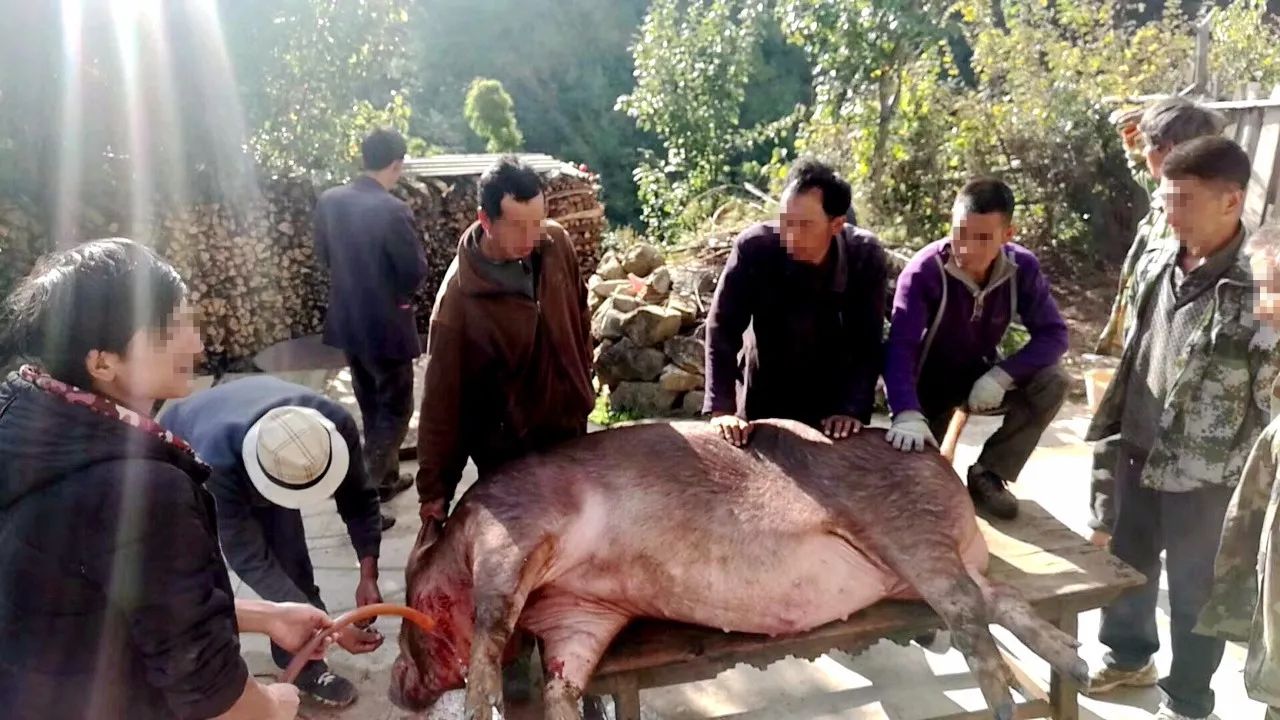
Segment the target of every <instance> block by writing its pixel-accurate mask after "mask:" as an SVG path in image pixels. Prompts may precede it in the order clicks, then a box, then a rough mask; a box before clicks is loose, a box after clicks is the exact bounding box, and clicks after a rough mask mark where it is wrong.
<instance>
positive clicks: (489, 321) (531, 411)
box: [417, 156, 595, 523]
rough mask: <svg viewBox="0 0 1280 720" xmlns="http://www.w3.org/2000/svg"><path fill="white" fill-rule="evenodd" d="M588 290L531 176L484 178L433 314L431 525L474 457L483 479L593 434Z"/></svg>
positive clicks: (423, 429)
mask: <svg viewBox="0 0 1280 720" xmlns="http://www.w3.org/2000/svg"><path fill="white" fill-rule="evenodd" d="M586 292H587V291H586V286H585V285H584V284H583V282H582V279H581V276H580V275H579V274H578V260H577V256H576V254H575V253H574V249H573V244H572V243H571V242H570V241H569V238H568V236H567V235H566V234H565V231H564V228H562V227H560V226H559V225H557V224H556V223H555V222H552V221H549V220H547V211H546V200H545V198H544V197H543V194H542V184H541V181H540V179H539V177H538V175H537V173H535V172H534V171H533V169H532V168H530V167H529V166H527V165H525V164H524V163H522V162H521V161H520V160H519V159H517V158H515V157H510V156H508V157H504V158H501V159H500V160H498V162H497V163H496V164H495V165H494V166H493V167H492V168H490V169H489V170H488V171H487V172H486V173H485V174H484V175H483V176H482V177H481V178H480V212H479V221H478V222H477V223H476V224H474V225H472V226H471V227H470V228H468V229H467V231H466V232H464V233H463V235H462V239H461V240H460V241H459V243H458V255H457V257H455V258H454V260H453V263H452V264H451V265H450V266H449V271H448V273H446V275H445V278H444V283H443V284H442V285H441V287H440V293H439V294H438V295H437V296H436V304H435V308H434V309H433V310H432V312H431V325H430V328H429V330H428V335H427V370H426V388H425V394H424V396H423V398H422V411H421V414H420V416H419V423H418V478H417V482H418V497H419V500H420V502H421V503H422V506H421V515H422V520H423V522H424V523H425V522H427V521H428V520H430V519H433V518H434V519H435V520H438V521H443V520H444V518H445V514H446V513H447V511H448V508H449V505H450V504H451V503H452V502H453V497H454V493H455V492H456V490H457V487H458V482H459V480H460V479H461V477H462V469H463V467H464V466H465V465H466V463H467V458H471V459H472V460H474V461H475V463H476V467H477V468H478V469H479V471H480V474H481V476H484V474H485V473H486V472H488V471H489V470H490V469H492V468H494V467H496V466H497V465H499V464H501V463H503V462H506V461H507V460H510V459H512V458H515V457H518V456H520V455H522V454H524V453H527V452H530V451H533V450H537V449H540V448H543V447H546V446H548V445H551V444H554V443H557V442H561V441H564V440H568V439H570V438H574V437H578V436H580V435H582V434H584V433H585V432H586V429H587V415H588V414H590V412H591V409H592V407H593V405H594V402H595V393H594V391H593V389H592V387H591V333H590V326H589V316H588V314H587V309H586V308H587V295H586Z"/></svg>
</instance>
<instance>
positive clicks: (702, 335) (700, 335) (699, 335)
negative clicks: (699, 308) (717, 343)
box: [693, 323, 707, 342]
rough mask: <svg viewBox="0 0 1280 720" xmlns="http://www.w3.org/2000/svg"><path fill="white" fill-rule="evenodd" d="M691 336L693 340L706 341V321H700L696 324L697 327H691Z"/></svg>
mask: <svg viewBox="0 0 1280 720" xmlns="http://www.w3.org/2000/svg"><path fill="white" fill-rule="evenodd" d="M693 338H694V339H695V340H701V341H702V342H706V341H707V324H706V323H702V324H700V325H698V327H696V328H694V329H693Z"/></svg>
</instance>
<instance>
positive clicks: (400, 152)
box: [315, 130, 427, 502]
mask: <svg viewBox="0 0 1280 720" xmlns="http://www.w3.org/2000/svg"><path fill="white" fill-rule="evenodd" d="M360 154H361V156H362V157H363V160H364V168H365V172H364V174H363V175H361V176H360V177H358V178H356V179H355V180H353V181H352V182H351V183H350V184H348V185H343V186H341V187H336V188H330V189H329V190H326V191H325V192H324V194H323V195H321V196H320V200H319V201H318V202H317V203H316V209H315V250H316V258H317V259H318V260H319V261H320V264H321V265H323V266H324V267H325V268H327V269H328V270H329V311H328V314H327V315H326V316H325V324H324V342H325V344H326V345H330V346H332V347H335V348H338V349H340V350H342V351H343V352H344V353H346V356H347V364H349V365H350V366H351V381H352V385H353V389H354V390H355V395H356V401H357V402H358V403H359V405H360V414H361V415H362V416H363V420H364V439H365V451H366V459H367V460H368V465H369V477H370V478H371V479H372V480H373V482H374V484H375V485H376V487H377V489H378V494H379V495H380V496H381V497H382V500H383V501H384V502H385V501H387V500H390V499H391V498H392V497H394V496H395V495H396V494H398V493H400V492H401V491H403V490H405V489H406V488H408V487H409V486H410V485H412V484H413V476H412V475H408V474H406V475H403V476H401V475H400V473H399V467H400V456H399V453H400V445H401V444H402V443H403V442H404V436H405V433H406V432H407V431H408V429H409V419H410V417H412V416H413V360H414V359H415V358H417V357H418V356H419V355H421V354H422V343H421V341H420V340H419V338H418V327H417V321H416V319H415V308H414V304H413V294H414V292H416V291H417V289H418V287H419V286H420V285H422V281H423V280H424V279H425V278H426V276H427V260H426V255H425V253H424V252H423V248H422V243H421V241H420V239H419V237H418V232H417V230H416V229H415V228H414V224H413V214H412V213H411V212H410V211H409V207H408V206H407V205H405V204H404V203H403V202H401V201H400V200H399V199H397V198H396V197H394V196H393V195H391V193H390V192H388V191H389V190H390V189H391V188H393V187H395V185H396V183H397V182H399V181H400V175H401V173H402V171H403V167H404V156H405V141H404V138H403V137H401V136H400V134H399V133H397V132H396V131H394V130H375V131H374V132H373V133H372V134H370V135H369V137H367V138H365V140H364V142H363V143H362V144H361V145H360Z"/></svg>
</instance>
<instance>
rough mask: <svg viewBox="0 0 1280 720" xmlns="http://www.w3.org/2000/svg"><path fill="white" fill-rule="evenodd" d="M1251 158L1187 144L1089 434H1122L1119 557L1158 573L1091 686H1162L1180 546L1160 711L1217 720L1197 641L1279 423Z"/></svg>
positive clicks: (1135, 598)
mask: <svg viewBox="0 0 1280 720" xmlns="http://www.w3.org/2000/svg"><path fill="white" fill-rule="evenodd" d="M1249 173H1250V163H1249V158H1248V156H1247V155H1246V154H1245V153H1244V151H1243V150H1242V149H1240V147H1239V146H1238V145H1236V144H1235V143H1233V142H1231V141H1230V140H1227V139H1225V138H1222V137H1204V138H1199V139H1196V140H1193V141H1190V142H1188V143H1185V144H1183V145H1180V146H1178V147H1177V148H1175V149H1174V150H1173V152H1171V153H1170V154H1169V156H1168V158H1167V159H1166V160H1165V164H1164V176H1163V178H1162V180H1161V186H1160V193H1161V194H1162V195H1163V196H1164V198H1165V201H1166V203H1167V204H1168V210H1169V225H1170V227H1172V228H1173V232H1174V235H1175V237H1176V238H1177V240H1178V243H1177V244H1167V243H1166V244H1158V245H1150V246H1148V247H1147V248H1145V249H1144V251H1143V252H1142V253H1141V255H1140V256H1139V257H1138V258H1137V260H1136V262H1135V264H1134V275H1133V281H1132V283H1131V284H1130V286H1129V288H1128V297H1126V298H1125V301H1126V303H1127V306H1128V307H1129V308H1131V309H1132V312H1133V313H1134V316H1133V320H1132V321H1131V322H1128V323H1126V325H1127V328H1126V331H1125V336H1124V351H1123V353H1122V354H1121V358H1120V366H1119V369H1118V370H1117V372H1116V376H1115V379H1114V380H1113V381H1112V383H1111V386H1110V387H1109V388H1108V389H1107V392H1106V394H1105V395H1104V396H1103V399H1102V403H1101V405H1100V406H1099V408H1098V412H1097V414H1096V416H1095V417H1094V419H1093V423H1092V424H1091V426H1090V428H1089V432H1088V435H1087V436H1086V437H1087V439H1088V440H1101V439H1103V438H1109V437H1113V436H1116V435H1119V437H1120V440H1119V443H1120V447H1119V455H1120V457H1119V461H1118V462H1117V465H1116V470H1115V488H1116V496H1117V500H1118V502H1117V510H1118V512H1117V514H1116V524H1115V533H1114V536H1113V538H1112V552H1114V553H1115V555H1116V556H1117V557H1119V558H1120V559H1121V560H1124V561H1125V562H1127V563H1129V564H1130V565H1133V566H1134V567H1135V568H1137V569H1138V570H1139V571H1140V572H1143V573H1144V574H1146V575H1147V584H1146V586H1144V587H1143V588H1141V589H1139V590H1136V591H1134V592H1132V593H1129V594H1127V595H1125V596H1124V597H1121V598H1120V599H1118V600H1117V601H1116V602H1114V603H1112V605H1110V606H1109V607H1107V608H1105V609H1104V610H1103V622H1102V629H1101V631H1100V633H1099V639H1100V640H1101V642H1102V643H1103V644H1105V645H1107V646H1108V647H1110V648H1111V652H1110V653H1109V654H1108V655H1107V658H1106V663H1107V666H1106V667H1105V668H1104V669H1102V670H1100V671H1099V672H1098V673H1096V674H1095V676H1094V678H1093V680H1092V683H1091V692H1092V693H1094V694H1100V693H1104V692H1107V691H1109V690H1113V689H1116V688H1119V687H1123V686H1144V685H1151V684H1153V683H1155V681H1156V672H1155V666H1154V665H1153V664H1152V662H1151V657H1152V656H1153V655H1154V654H1155V652H1156V651H1157V650H1158V649H1159V646H1160V641H1159V637H1158V634H1157V631H1156V622H1155V609H1156V601H1157V598H1158V594H1159V578H1160V568H1161V560H1160V554H1161V552H1162V551H1166V550H1167V551H1168V565H1167V570H1168V575H1169V603H1170V608H1171V619H1172V622H1171V626H1172V627H1171V635H1172V641H1173V643H1172V645H1173V664H1172V668H1171V671H1170V674H1169V676H1168V677H1166V678H1164V679H1163V680H1161V681H1160V686H1161V688H1162V690H1163V691H1164V694H1165V707H1164V708H1162V710H1161V714H1160V715H1158V716H1157V717H1159V718H1162V719H1167V720H1182V719H1185V718H1190V719H1195V718H1204V717H1208V716H1209V715H1210V714H1211V713H1212V711H1213V704H1214V697H1213V691H1212V690H1211V689H1210V687H1209V684H1210V679H1211V678H1212V676H1213V673H1214V671H1215V670H1216V669H1217V667H1218V664H1219V663H1220V662H1221V659H1222V653H1223V649H1224V644H1223V642H1222V641H1221V640H1218V639H1216V638H1211V637H1206V636H1203V635H1197V634H1196V633H1194V632H1193V631H1194V629H1195V624H1196V620H1197V618H1198V616H1199V613H1200V610H1201V609H1202V608H1203V607H1204V604H1205V602H1206V601H1207V600H1208V593H1209V588H1210V584H1211V580H1212V574H1213V558H1214V556H1215V554H1216V551H1217V542H1218V537H1219V535H1220V533H1221V529H1222V518H1223V515H1224V514H1225V512H1226V507H1227V504H1228V502H1229V501H1230V497H1231V492H1232V488H1233V487H1234V486H1235V484H1236V482H1237V481H1238V480H1239V478H1240V473H1241V471H1242V470H1243V469H1244V465H1245V460H1246V458H1247V456H1248V453H1249V448H1250V447H1251V446H1252V445H1253V442H1254V441H1255V440H1256V439H1257V437H1258V435H1259V434H1260V433H1261V432H1262V429H1263V427H1264V426H1265V425H1266V424H1267V420H1268V419H1269V415H1270V396H1271V384H1272V382H1273V380H1274V379H1275V377H1276V372H1277V358H1278V355H1277V347H1276V335H1275V333H1273V332H1271V331H1270V330H1269V329H1266V328H1261V327H1260V326H1259V323H1258V322H1257V320H1256V317H1255V315H1254V312H1253V296H1254V293H1253V280H1252V276H1251V273H1250V266H1249V262H1248V257H1247V255H1246V254H1245V253H1244V252H1243V251H1242V246H1243V244H1244V240H1245V236H1246V232H1245V229H1244V226H1243V225H1242V224H1241V222H1240V216H1241V213H1242V211H1243V202H1244V188H1245V186H1246V185H1247V184H1248V181H1249Z"/></svg>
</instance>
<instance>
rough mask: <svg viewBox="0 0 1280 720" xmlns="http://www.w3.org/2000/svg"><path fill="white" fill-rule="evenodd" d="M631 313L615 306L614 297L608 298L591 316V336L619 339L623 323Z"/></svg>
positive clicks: (599, 338)
mask: <svg viewBox="0 0 1280 720" xmlns="http://www.w3.org/2000/svg"><path fill="white" fill-rule="evenodd" d="M628 317H630V313H624V312H622V311H621V310H618V309H616V308H614V307H613V298H607V299H605V301H604V302H603V303H601V304H600V307H598V308H596V311H595V313H594V314H592V316H591V337H593V338H595V339H596V340H606V339H607V340H617V339H618V338H620V337H622V333H623V325H624V324H625V323H626V321H627V318H628Z"/></svg>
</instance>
